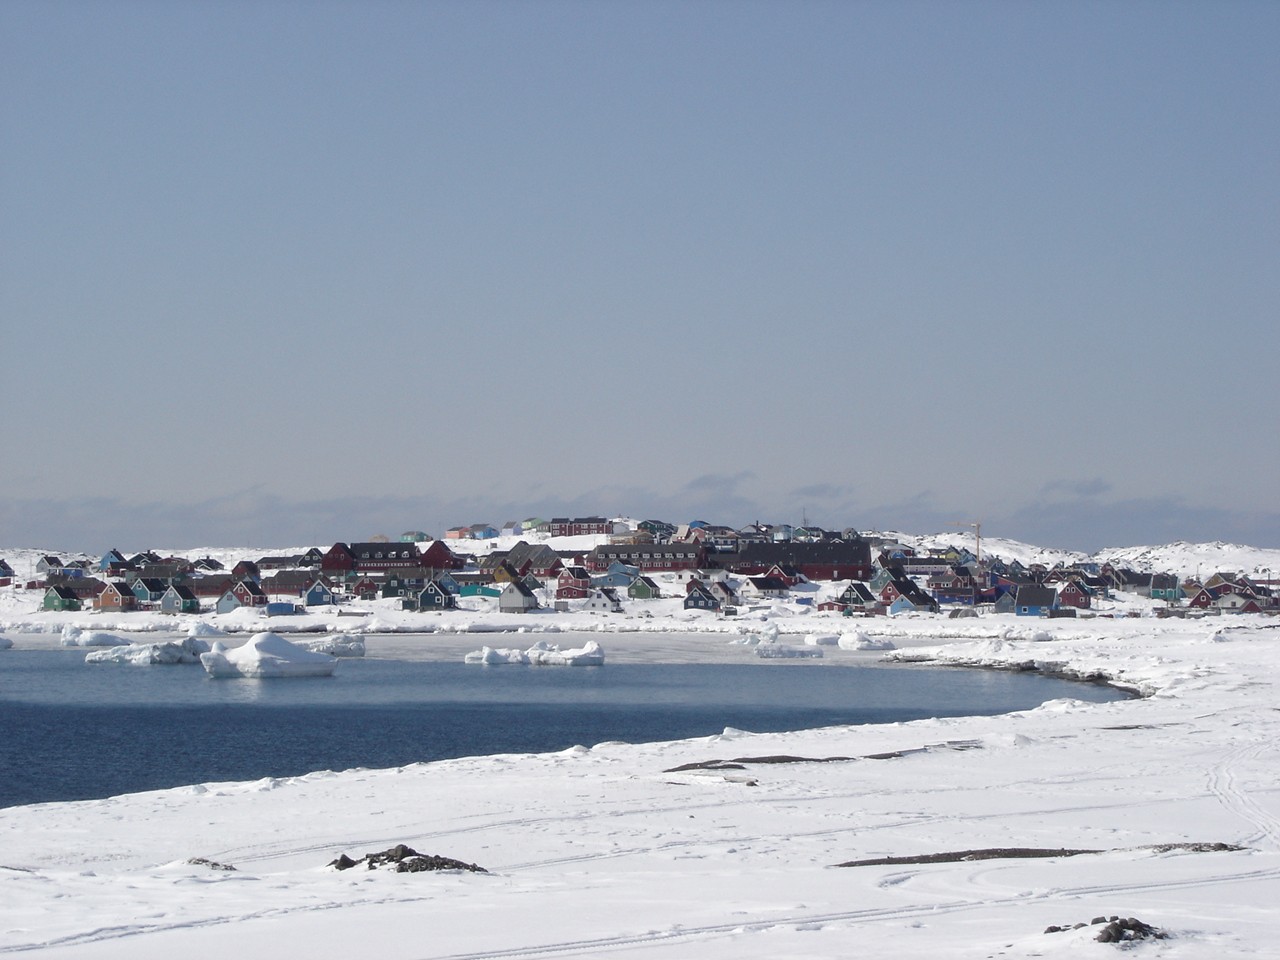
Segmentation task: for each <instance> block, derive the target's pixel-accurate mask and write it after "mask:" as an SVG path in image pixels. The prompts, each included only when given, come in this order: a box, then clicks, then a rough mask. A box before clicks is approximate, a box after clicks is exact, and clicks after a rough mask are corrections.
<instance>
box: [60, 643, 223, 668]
mask: <svg viewBox="0 0 1280 960" xmlns="http://www.w3.org/2000/svg"><path fill="white" fill-rule="evenodd" d="M208 652H209V644H207V643H206V642H205V641H203V640H197V639H196V638H195V637H187V638H186V639H185V640H183V641H182V642H181V643H175V642H173V641H170V642H167V643H127V644H124V645H122V646H117V647H110V648H109V649H106V650H94V651H93V652H91V653H86V654H85V656H84V662H85V663H125V664H129V665H131V666H139V667H145V666H151V665H152V664H172V663H199V662H200V656H201V654H204V653H208Z"/></svg>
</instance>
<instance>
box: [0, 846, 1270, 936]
mask: <svg viewBox="0 0 1280 960" xmlns="http://www.w3.org/2000/svg"><path fill="white" fill-rule="evenodd" d="M1237 856H1239V854H1237ZM851 869H853V868H851ZM914 875H915V874H913V875H912V876H914ZM906 879H910V877H907V878H906ZM1264 880H1280V868H1270V869H1262V870H1243V871H1232V872H1227V873H1221V874H1217V875H1213V876H1201V877H1197V878H1193V879H1175V880H1155V881H1146V882H1133V883H1116V884H1095V885H1085V886H1076V887H1064V888H1053V889H1048V890H1042V891H1035V892H1030V893H1027V892H1023V893H1019V894H1016V895H1013V896H997V897H984V898H981V899H978V898H972V899H955V900H944V901H930V902H927V903H907V904H902V905H897V906H891V907H880V908H870V909H859V910H849V911H838V912H814V913H792V914H789V915H786V916H776V917H771V918H769V919H768V920H759V921H747V922H742V921H730V922H726V923H713V924H701V925H692V926H674V927H672V928H671V929H669V930H651V931H646V932H644V933H639V934H621V935H618V936H610V937H598V938H591V939H583V940H566V941H560V942H552V943H538V944H529V945H523V946H517V947H504V948H499V949H495V950H481V951H474V952H471V951H469V952H465V953H448V954H420V955H417V956H416V957H415V960H502V958H518V957H545V956H570V955H574V954H595V955H599V954H601V953H605V952H613V951H616V950H623V949H634V948H643V947H648V946H661V945H665V944H669V943H673V942H682V941H706V940H712V939H716V938H721V937H724V936H729V935H735V934H740V933H759V932H764V931H768V930H771V929H778V928H791V929H797V930H799V929H806V928H811V929H817V928H821V927H824V926H827V925H832V924H839V925H857V924H863V923H874V922H879V921H889V920H900V919H908V918H912V917H918V916H922V915H927V916H931V917H939V916H946V915H951V914H956V913H962V912H965V911H974V910H985V909H994V908H1000V907H1006V906H1017V905H1026V904H1029V903H1035V902H1042V901H1047V900H1054V901H1059V900H1061V901H1071V900H1079V899H1086V898H1090V897H1097V896H1111V895H1115V894H1139V893H1158V892H1165V891H1173V890H1194V889H1200V888H1207V887H1214V886H1220V885H1224V884H1233V883H1256V882H1258V881H1264ZM898 882H899V884H900V883H901V882H902V881H898ZM423 899H427V898H426V897H422V896H410V897H404V896H399V897H397V896H390V897H376V898H360V899H349V900H343V901H329V902H326V903H307V904H300V905H296V906H291V907H279V908H272V909H267V910H258V911H251V912H247V913H234V914H232V913H229V914H224V915H220V916H216V917H207V918H204V919H201V920H190V921H183V922H177V923H158V924H143V923H133V924H126V925H121V926H117V927H98V928H95V929H93V930H90V931H85V932H84V933H78V934H69V935H66V936H63V937H58V938H55V939H50V940H45V941H40V942H33V943H24V944H12V945H9V946H0V954H12V953H23V952H27V951H31V950H40V949H47V948H52V947H68V946H83V945H86V944H93V943H100V942H103V941H116V940H127V939H128V938H130V937H134V936H141V935H148V934H155V933H163V932H172V931H182V930H194V929H199V928H203V927H214V926H222V925H226V924H238V923H244V922H248V921H253V920H268V919H270V920H278V919H282V918H286V917H289V916H290V915H294V914H299V913H302V914H306V913H311V912H316V911H330V910H349V909H354V908H361V907H368V906H376V905H388V904H405V903H414V902H418V901H421V900H423Z"/></svg>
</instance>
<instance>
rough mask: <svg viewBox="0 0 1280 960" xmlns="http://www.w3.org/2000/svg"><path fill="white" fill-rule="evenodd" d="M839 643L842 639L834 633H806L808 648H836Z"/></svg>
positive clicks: (805, 643) (805, 639) (805, 638)
mask: <svg viewBox="0 0 1280 960" xmlns="http://www.w3.org/2000/svg"><path fill="white" fill-rule="evenodd" d="M839 642H840V637H839V636H837V635H836V634H834V633H806V634H805V636H804V645H805V646H806V647H834V646H836V645H838V644H839Z"/></svg>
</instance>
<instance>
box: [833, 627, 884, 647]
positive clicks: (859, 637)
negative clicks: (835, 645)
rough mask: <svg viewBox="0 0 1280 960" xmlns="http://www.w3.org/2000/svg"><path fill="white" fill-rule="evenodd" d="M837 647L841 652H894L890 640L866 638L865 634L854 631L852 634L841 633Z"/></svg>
mask: <svg viewBox="0 0 1280 960" xmlns="http://www.w3.org/2000/svg"><path fill="white" fill-rule="evenodd" d="M839 647H840V649H841V650H895V649H897V648H896V647H895V646H894V643H893V641H892V640H890V639H889V638H888V637H868V636H867V635H866V634H865V633H862V632H860V631H857V630H855V631H854V632H853V633H842V634H841V635H840V641H839Z"/></svg>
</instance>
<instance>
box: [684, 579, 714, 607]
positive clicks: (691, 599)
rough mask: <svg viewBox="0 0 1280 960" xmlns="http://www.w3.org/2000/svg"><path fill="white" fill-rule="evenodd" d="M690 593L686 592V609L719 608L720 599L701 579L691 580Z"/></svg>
mask: <svg viewBox="0 0 1280 960" xmlns="http://www.w3.org/2000/svg"><path fill="white" fill-rule="evenodd" d="M688 591H689V592H688V593H686V594H685V598H684V608H685V609H686V610H719V609H720V600H719V598H718V597H716V595H715V594H713V593H712V592H711V591H710V590H709V589H708V588H707V586H706V585H705V584H704V583H703V582H702V581H701V580H690V581H689V585H688Z"/></svg>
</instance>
